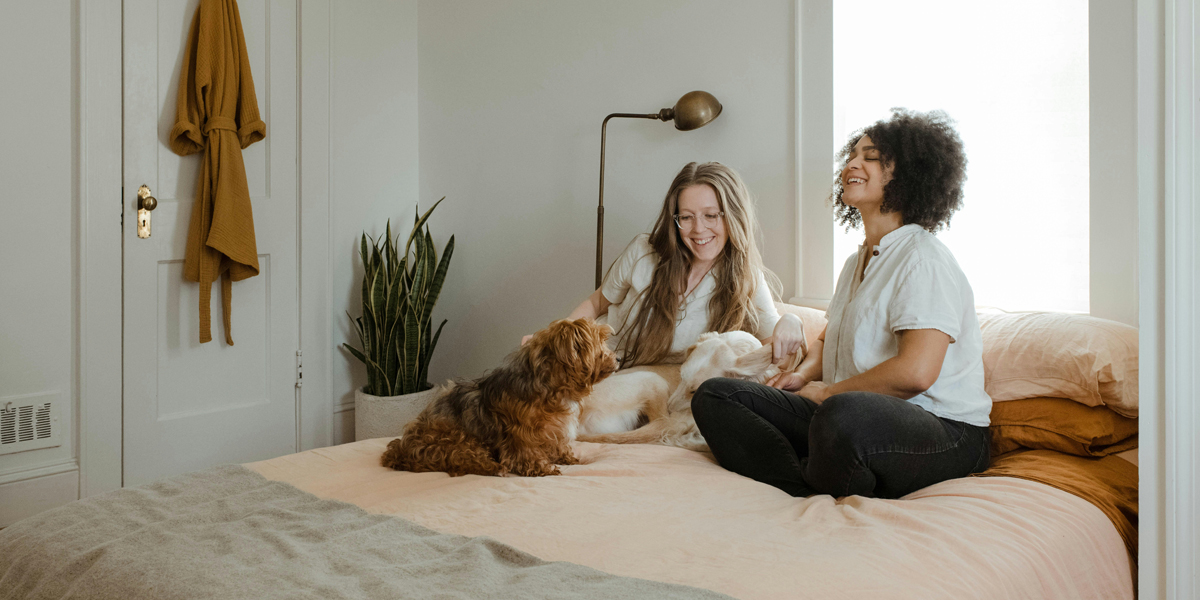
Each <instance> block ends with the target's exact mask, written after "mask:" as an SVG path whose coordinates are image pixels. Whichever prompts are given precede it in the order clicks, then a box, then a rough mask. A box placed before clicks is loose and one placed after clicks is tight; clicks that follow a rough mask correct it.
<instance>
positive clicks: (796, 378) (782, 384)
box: [767, 373, 808, 392]
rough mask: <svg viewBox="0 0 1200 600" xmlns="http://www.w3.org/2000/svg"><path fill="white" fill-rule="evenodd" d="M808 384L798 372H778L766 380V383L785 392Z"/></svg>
mask: <svg viewBox="0 0 1200 600" xmlns="http://www.w3.org/2000/svg"><path fill="white" fill-rule="evenodd" d="M807 384H808V380H807V379H805V378H803V377H801V376H800V374H799V373H780V374H778V375H776V376H774V377H772V378H771V379H768V380H767V385H769V386H771V387H773V388H778V389H781V390H783V391H785V392H795V391H797V390H799V389H801V388H803V387H804V386H805V385H807Z"/></svg>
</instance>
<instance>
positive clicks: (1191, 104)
mask: <svg viewBox="0 0 1200 600" xmlns="http://www.w3.org/2000/svg"><path fill="white" fill-rule="evenodd" d="M1164 13H1165V15H1164V16H1165V21H1166V22H1165V34H1166V35H1165V39H1166V48H1165V63H1166V64H1165V87H1164V91H1165V94H1164V96H1165V99H1164V100H1165V107H1164V116H1165V119H1166V122H1165V123H1164V127H1163V132H1164V136H1165V140H1164V141H1165V154H1166V159H1165V161H1164V169H1165V174H1164V175H1165V176H1164V178H1163V180H1164V182H1165V186H1166V189H1165V193H1164V194H1163V213H1162V216H1163V220H1164V223H1165V227H1164V228H1163V238H1162V239H1163V254H1162V256H1163V266H1164V267H1165V269H1164V271H1163V273H1164V284H1165V289H1164V305H1163V326H1164V329H1163V337H1162V344H1163V353H1162V365H1161V366H1162V374H1163V392H1164V393H1163V396H1162V398H1163V399H1164V411H1163V412H1162V413H1161V416H1162V418H1163V419H1164V420H1163V423H1164V425H1165V427H1164V436H1163V448H1162V450H1163V456H1164V457H1165V461H1164V462H1163V467H1164V469H1163V474H1164V475H1165V477H1164V478H1163V480H1162V485H1163V487H1162V488H1161V491H1162V493H1163V496H1164V498H1163V502H1162V503H1160V504H1159V506H1160V507H1161V508H1162V509H1163V513H1162V514H1163V523H1162V526H1163V527H1162V530H1161V531H1162V532H1163V533H1164V535H1163V537H1162V539H1161V540H1160V543H1161V545H1162V546H1163V548H1164V554H1165V564H1164V565H1163V584H1164V587H1163V589H1161V590H1159V591H1160V592H1165V595H1166V597H1168V598H1195V597H1196V594H1197V593H1198V592H1200V589H1198V587H1197V582H1196V569H1197V568H1198V567H1200V553H1198V552H1197V548H1198V546H1200V532H1197V531H1196V527H1197V526H1198V525H1200V518H1198V517H1200V506H1198V505H1197V503H1200V496H1198V495H1197V491H1196V485H1197V483H1200V461H1198V460H1197V458H1198V456H1197V455H1198V450H1200V446H1198V445H1197V443H1196V431H1197V430H1200V412H1198V411H1197V410H1196V408H1195V400H1196V397H1197V393H1198V392H1200V386H1197V381H1196V371H1197V368H1198V367H1200V360H1198V358H1200V357H1198V356H1197V340H1198V339H1200V307H1198V306H1197V302H1200V293H1197V289H1196V287H1197V285H1200V278H1198V277H1197V276H1196V269H1197V267H1200V260H1198V257H1200V239H1197V229H1198V226H1200V215H1198V214H1197V211H1196V199H1195V195H1196V193H1197V191H1200V189H1198V187H1197V185H1196V158H1197V144H1196V140H1197V134H1198V133H1200V127H1198V125H1200V123H1198V116H1200V115H1197V110H1196V94H1197V92H1198V91H1200V90H1198V89H1197V81H1196V66H1197V62H1196V55H1195V53H1196V48H1195V46H1196V33H1195V32H1196V27H1197V25H1200V20H1198V18H1197V13H1196V11H1195V6H1194V4H1193V2H1191V1H1184V0H1174V1H1173V2H1168V3H1167V5H1166V7H1165V11H1164ZM1156 525H1157V523H1156Z"/></svg>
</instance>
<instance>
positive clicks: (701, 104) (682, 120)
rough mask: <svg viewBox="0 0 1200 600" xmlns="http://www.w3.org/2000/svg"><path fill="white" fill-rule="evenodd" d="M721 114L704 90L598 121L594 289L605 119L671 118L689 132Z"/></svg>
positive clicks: (600, 255) (600, 240)
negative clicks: (670, 103) (653, 108)
mask: <svg viewBox="0 0 1200 600" xmlns="http://www.w3.org/2000/svg"><path fill="white" fill-rule="evenodd" d="M720 114H721V103H720V102H717V99H716V98H714V97H713V95H712V94H710V93H708V92H701V91H695V92H688V93H686V94H684V95H683V97H681V98H680V99H679V102H676V103H675V107H674V108H664V109H662V110H660V111H658V112H657V113H650V114H641V113H612V114H611V115H608V116H607V117H604V122H603V123H601V124H600V203H599V204H598V205H597V206H596V289H600V280H601V277H602V275H603V264H604V150H605V146H606V145H607V137H608V120H609V119H612V118H614V117H615V118H628V119H656V120H659V121H675V129H678V130H680V131H691V130H693V129H698V128H700V127H704V126H705V125H707V124H708V123H709V122H710V121H712V120H713V119H715V118H717V115H720Z"/></svg>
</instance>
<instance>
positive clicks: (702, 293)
mask: <svg viewBox="0 0 1200 600" xmlns="http://www.w3.org/2000/svg"><path fill="white" fill-rule="evenodd" d="M758 237H759V229H758V219H757V218H756V215H755V210H754V202H753V199H752V198H751V196H750V191H749V190H748V189H747V188H746V184H745V183H743V182H742V178H741V177H740V176H739V175H738V174H737V172H736V171H734V170H733V169H731V168H729V167H727V166H725V165H722V164H720V163H716V162H709V163H702V164H698V163H694V162H693V163H688V164H687V165H685V166H684V167H683V169H682V170H680V171H679V174H678V175H676V176H675V180H674V181H672V182H671V187H670V189H669V190H668V191H667V195H666V197H665V198H664V199H663V204H662V210H661V211H659V215H658V219H657V220H656V221H655V223H654V228H653V230H652V231H651V232H650V233H649V234H641V235H639V236H637V237H636V238H634V239H633V241H632V242H630V243H629V245H628V246H627V247H626V248H625V251H624V252H623V253H622V254H621V256H620V257H618V258H617V260H616V261H614V262H613V264H612V266H611V267H610V268H609V271H608V274H607V275H606V276H605V278H604V283H603V284H602V285H601V287H600V289H597V290H596V291H595V292H592V294H591V295H590V296H588V298H587V299H586V300H584V301H583V302H582V303H580V304H579V306H577V307H576V308H575V310H573V311H571V314H570V315H568V316H567V318H568V319H578V318H590V319H596V318H598V317H600V316H601V315H605V314H607V315H608V323H609V324H610V325H612V327H613V329H615V330H616V335H615V336H614V339H615V340H616V344H617V348H616V349H617V352H618V354H619V355H620V356H621V366H622V368H627V367H632V366H636V365H643V364H652V363H659V362H678V361H679V360H680V359H681V358H682V354H683V351H684V350H686V349H687V348H688V346H691V345H692V344H694V343H695V342H696V338H698V337H699V336H700V334H701V333H704V332H707V331H717V332H726V331H734V330H742V331H747V332H750V333H752V334H754V335H755V336H756V337H758V338H759V339H760V340H764V342H770V343H772V344H773V346H774V351H773V354H774V357H775V359H776V361H777V362H778V361H782V360H783V358H784V357H786V356H787V355H788V354H791V353H793V352H796V351H797V350H799V348H800V345H801V342H802V340H803V337H804V332H803V328H802V327H801V324H800V320H799V318H797V317H796V316H795V315H784V316H783V317H780V315H779V312H778V311H777V310H776V308H775V295H774V294H773V293H772V288H771V283H774V285H775V287H778V280H777V279H776V278H775V275H774V274H773V273H771V272H770V271H769V270H767V269H766V268H765V267H763V264H762V255H761V254H760V252H759V250H758V241H757V239H758ZM769 281H770V282H771V283H768V282H769Z"/></svg>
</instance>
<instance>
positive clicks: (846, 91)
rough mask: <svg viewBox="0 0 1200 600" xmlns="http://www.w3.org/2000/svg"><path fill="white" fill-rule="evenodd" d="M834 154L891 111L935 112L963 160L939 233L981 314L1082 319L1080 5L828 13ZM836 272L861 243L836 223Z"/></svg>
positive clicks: (1085, 285) (917, 2) (950, 0)
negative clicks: (960, 184) (958, 192)
mask: <svg viewBox="0 0 1200 600" xmlns="http://www.w3.org/2000/svg"><path fill="white" fill-rule="evenodd" d="M833 25H834V27H833V48H834V53H833V90H834V97H833V107H834V108H833V138H834V143H835V146H834V148H833V151H836V150H837V149H840V147H841V146H842V144H844V143H845V142H846V140H847V139H848V137H849V135H850V134H851V133H852V132H853V131H854V130H856V129H859V128H861V127H864V126H866V125H869V124H870V123H873V122H874V121H876V120H878V119H880V118H885V117H886V116H887V115H888V114H889V113H888V110H889V109H890V108H891V107H895V106H902V107H906V108H911V109H915V110H922V111H926V110H931V109H942V110H945V111H946V112H947V113H948V114H949V115H950V116H951V117H952V118H954V119H955V120H956V121H957V122H958V131H959V134H960V135H961V136H962V139H963V144H964V146H965V147H966V153H967V160H968V166H967V177H968V181H967V184H966V187H965V190H964V195H965V197H964V203H963V209H962V210H960V211H958V213H956V214H955V216H954V218H953V219H952V221H951V227H950V228H949V229H947V230H943V231H941V232H939V233H938V238H939V239H941V240H942V241H943V242H944V243H945V244H946V245H947V246H948V247H949V248H950V250H951V251H952V252H953V253H954V255H955V257H956V258H957V259H958V262H959V264H960V265H961V266H962V268H963V271H964V272H965V273H966V275H967V278H968V280H970V282H971V286H972V288H973V289H974V292H975V302H976V304H978V305H980V306H995V307H998V308H1003V309H1005V310H1055V311H1072V312H1083V313H1086V312H1088V311H1089V259H1088V257H1089V237H1088V236H1089V231H1088V227H1089V225H1088V223H1089V131H1088V128H1089V115H1088V110H1089V106H1088V94H1089V87H1088V86H1089V82H1088V3H1087V1H1086V0H1058V1H1055V2H1040V1H1038V2H1031V1H1019V2H1003V3H992V2H962V1H961V0H907V1H905V2H894V1H881V0H858V1H856V2H834V3H833ZM834 228H835V232H834V236H833V237H834V243H833V244H834V250H833V262H834V266H833V274H834V277H836V276H837V273H839V272H840V271H841V267H842V264H843V262H844V261H845V260H846V257H847V256H849V255H850V254H852V253H853V252H854V251H855V249H856V248H857V245H858V244H859V243H861V241H862V232H861V230H852V231H851V232H850V233H849V234H847V233H845V231H844V230H843V228H842V227H840V226H837V225H835V226H834Z"/></svg>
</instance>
